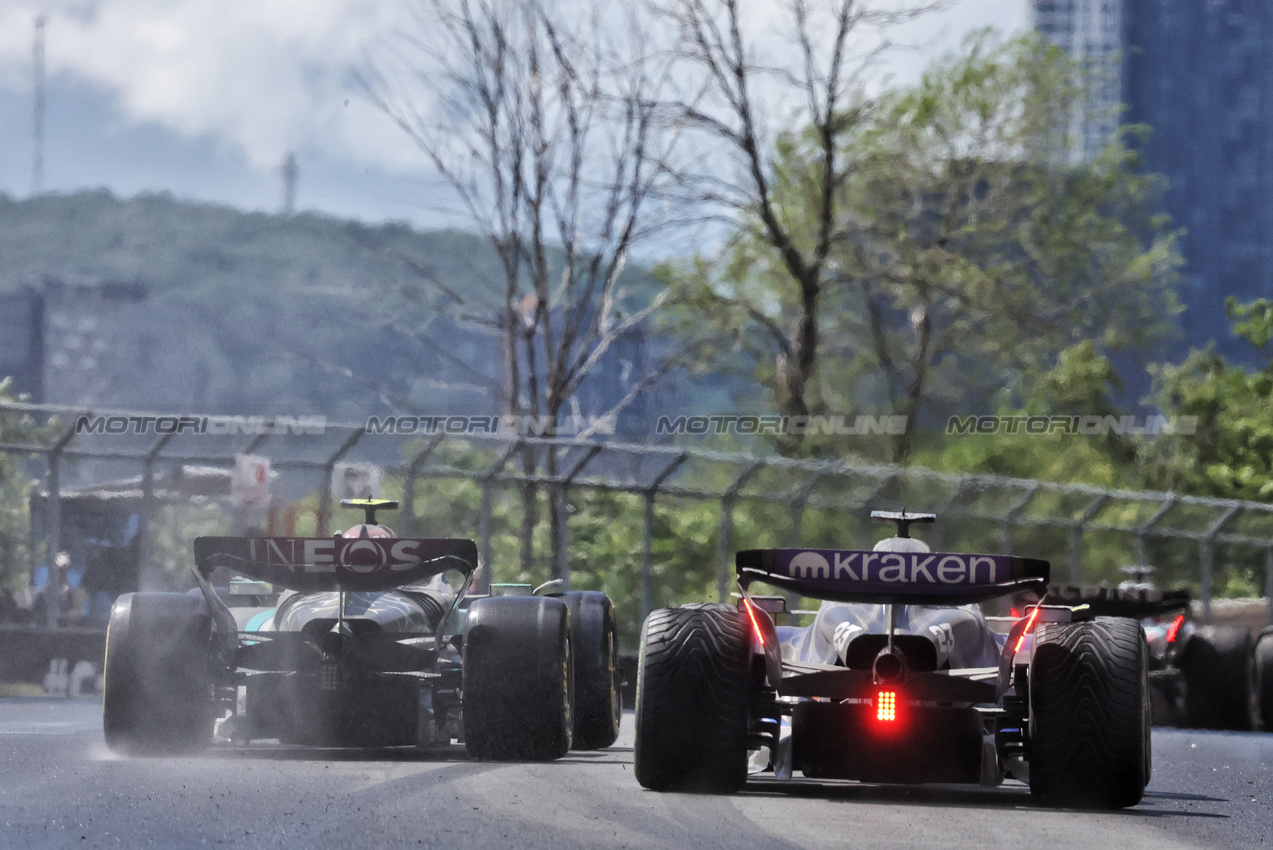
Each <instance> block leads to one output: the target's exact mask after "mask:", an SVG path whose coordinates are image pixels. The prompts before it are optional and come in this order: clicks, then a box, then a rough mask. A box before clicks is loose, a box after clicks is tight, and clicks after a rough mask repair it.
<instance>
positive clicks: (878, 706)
mask: <svg viewBox="0 0 1273 850" xmlns="http://www.w3.org/2000/svg"><path fill="white" fill-rule="evenodd" d="M875 719H876V720H878V721H880V722H881V723H892V722H893V721H894V720H896V719H897V691H880V692H879V694H878V695H877V696H876V697H875Z"/></svg>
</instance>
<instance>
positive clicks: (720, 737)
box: [634, 604, 752, 794]
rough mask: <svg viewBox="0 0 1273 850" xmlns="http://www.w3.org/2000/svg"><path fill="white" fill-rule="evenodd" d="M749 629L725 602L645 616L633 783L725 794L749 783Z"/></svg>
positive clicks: (665, 610) (639, 672)
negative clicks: (634, 780)
mask: <svg viewBox="0 0 1273 850" xmlns="http://www.w3.org/2000/svg"><path fill="white" fill-rule="evenodd" d="M750 671H751V634H750V632H749V631H748V627H747V619H746V617H745V616H744V615H743V614H742V613H741V612H740V611H739V610H738V609H737V608H734V607H732V606H729V605H717V604H709V605H697V606H686V607H683V608H665V609H662V610H659V611H655V612H653V613H652V614H650V616H649V617H648V618H646V621H645V625H644V626H643V627H642V629H641V649H640V658H639V662H638V668H637V693H636V744H635V750H634V767H635V772H636V778H637V781H638V782H640V783H641V785H642V786H644V787H646V788H650V789H652V790H655V791H702V792H708V793H718V794H729V793H733V792H735V791H737V790H738V789H740V788H742V786H743V784H744V783H745V782H746V781H747V723H748V715H749V712H750V708H751V705H750V703H751V681H752V677H751V675H750Z"/></svg>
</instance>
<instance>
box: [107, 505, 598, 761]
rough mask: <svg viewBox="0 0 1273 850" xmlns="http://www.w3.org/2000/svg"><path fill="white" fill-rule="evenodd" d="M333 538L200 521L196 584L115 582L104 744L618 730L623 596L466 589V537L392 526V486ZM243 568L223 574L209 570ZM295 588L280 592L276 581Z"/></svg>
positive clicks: (478, 751) (551, 738) (494, 755)
mask: <svg viewBox="0 0 1273 850" xmlns="http://www.w3.org/2000/svg"><path fill="white" fill-rule="evenodd" d="M342 504H344V505H346V506H351V507H360V508H362V509H363V510H365V512H366V521H365V522H363V523H362V524H360V525H357V526H354V527H353V528H351V529H349V530H348V531H346V532H345V533H344V534H342V535H337V536H336V537H326V538H323V537H318V538H296V537H282V538H280V537H201V538H198V539H196V540H195V543H194V549H195V570H194V572H195V577H196V581H197V583H198V589H196V590H192V591H191V592H190V593H131V594H125V595H124V596H121V597H120V598H119V599H118V600H117V601H116V603H115V605H114V607H113V609H112V611H111V617H110V624H109V627H108V631H107V638H106V663H105V681H104V686H103V687H104V694H103V721H104V729H105V734H106V742H107V744H108V745H109V746H110V748H111V749H112V750H115V751H116V752H121V753H125V754H148V753H173V752H190V751H195V750H199V749H202V748H204V747H206V746H207V745H208V744H209V743H210V742H211V740H212V738H213V731H214V726H217V727H218V728H220V729H221V730H222V731H223V732H224V734H225V735H226V736H227V737H230V738H232V739H234V740H237V741H238V742H240V743H248V742H250V740H251V739H253V738H271V739H273V738H277V739H278V740H279V741H280V742H282V743H285V744H304V745H310V746H357V747H384V746H402V745H415V746H421V747H427V746H430V745H446V744H450V743H451V741H452V740H463V742H464V744H465V746H466V748H467V749H468V752H469V753H470V754H471V755H472V756H474V757H477V758H485V759H501V760H503V759H529V760H538V759H553V758H558V757H560V756H562V755H564V754H565V753H566V752H567V751H568V750H570V749H571V748H572V747H573V748H575V749H591V748H598V747H607V746H609V745H610V744H612V743H613V742H614V740H615V738H617V736H618V732H619V719H620V716H621V712H622V705H621V702H620V696H619V687H618V686H619V681H618V676H619V674H618V665H617V643H616V639H615V619H614V610H613V606H612V605H611V602H610V599H609V597H607V596H606V595H605V594H604V593H598V592H573V593H565V594H556V595H534V594H531V593H529V588H527V589H526V593H525V594H524V595H501V596H488V595H477V594H473V593H470V592H469V590H470V585H471V583H472V580H473V575H474V572H475V570H476V568H477V548H476V546H475V545H474V543H473V541H471V540H447V539H423V538H404V537H397V536H395V535H394V534H393V532H392V531H390V530H389V529H388V528H386V527H385V526H383V525H380V524H378V523H377V522H376V512H377V511H378V510H385V509H389V508H396V507H397V503H396V502H389V501H378V500H346V501H345V502H342ZM221 576H233V578H231V579H230V581H229V583H228V586H227V587H225V588H224V589H221V590H219V589H218V588H217V587H215V586H214V579H215V580H218V581H219V580H220V577H221ZM274 585H278V586H281V587H284V588H287V590H286V591H285V592H283V593H282V595H281V596H278V597H277V598H275V597H274V595H273V586H274Z"/></svg>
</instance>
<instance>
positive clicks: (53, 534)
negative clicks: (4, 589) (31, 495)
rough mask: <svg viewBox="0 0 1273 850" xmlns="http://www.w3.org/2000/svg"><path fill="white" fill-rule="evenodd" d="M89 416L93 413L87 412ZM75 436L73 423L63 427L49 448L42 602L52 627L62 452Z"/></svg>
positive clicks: (58, 579)
mask: <svg viewBox="0 0 1273 850" xmlns="http://www.w3.org/2000/svg"><path fill="white" fill-rule="evenodd" d="M86 415H88V416H92V415H93V414H92V413H91V412H90V413H87V414H86ZM74 437H75V424H74V423H71V424H69V425H67V426H66V433H64V434H62V436H60V437H58V438H57V442H56V443H54V444H53V447H52V448H51V449H49V479H48V480H49V511H48V517H49V528H48V534H49V551H48V554H47V555H46V556H45V563H46V564H47V567H46V568H45V573H46V578H45V580H44V602H45V609H46V610H47V617H46V618H45V625H47V626H48V627H49V628H51V629H56V628H57V626H58V615H59V614H60V613H61V611H60V610H59V609H60V608H61V607H62V569H63V568H62V565H61V564H59V563H58V554H59V551H60V550H61V548H62V452H63V450H64V449H66V447H67V445H69V444H70V442H71V440H72V439H73V438H74Z"/></svg>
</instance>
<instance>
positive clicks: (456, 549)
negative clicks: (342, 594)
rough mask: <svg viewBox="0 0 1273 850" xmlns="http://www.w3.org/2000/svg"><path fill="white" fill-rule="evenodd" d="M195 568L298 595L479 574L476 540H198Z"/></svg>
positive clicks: (388, 587)
mask: <svg viewBox="0 0 1273 850" xmlns="http://www.w3.org/2000/svg"><path fill="white" fill-rule="evenodd" d="M194 560H195V568H196V569H197V571H198V572H199V574H200V576H201V577H202V578H203V579H205V580H208V579H210V578H211V575H212V572H213V571H214V570H216V569H217V568H219V567H225V568H226V569H229V570H232V571H233V572H235V573H237V574H239V575H244V576H247V577H249V578H254V579H258V580H260V581H267V582H270V583H271V584H276V585H280V586H282V587H286V588H290V589H292V590H299V591H378V590H392V589H393V588H395V587H402V586H404V585H411V584H422V583H424V582H427V581H428V580H429V579H431V578H433V577H434V576H436V575H440V574H441V573H444V572H447V571H448V570H458V571H460V572H462V573H463V574H464V575H465V577H466V578H467V577H469V576H471V575H472V574H473V572H474V570H476V569H477V544H475V543H474V542H473V541H472V540H461V539H442V538H438V539H432V538H416V537H370V538H368V537H361V538H359V537H197V538H195V541H194Z"/></svg>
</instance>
